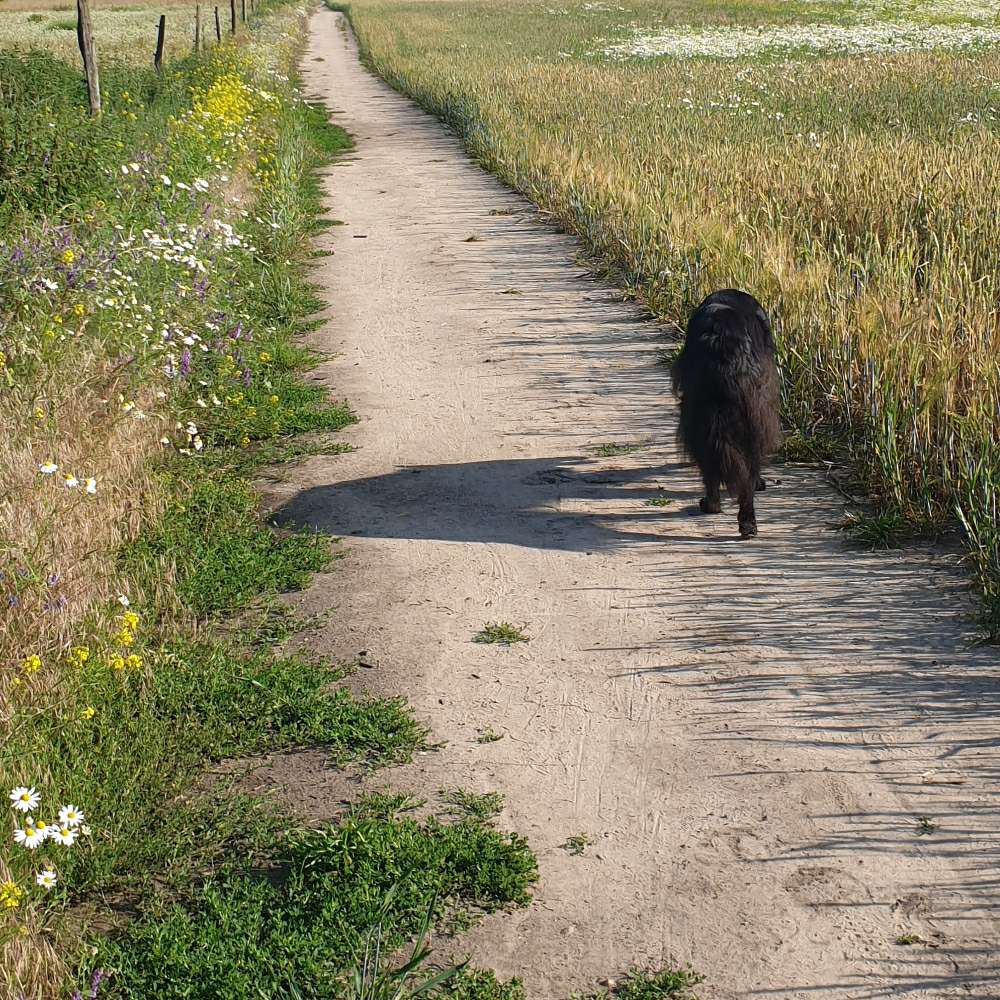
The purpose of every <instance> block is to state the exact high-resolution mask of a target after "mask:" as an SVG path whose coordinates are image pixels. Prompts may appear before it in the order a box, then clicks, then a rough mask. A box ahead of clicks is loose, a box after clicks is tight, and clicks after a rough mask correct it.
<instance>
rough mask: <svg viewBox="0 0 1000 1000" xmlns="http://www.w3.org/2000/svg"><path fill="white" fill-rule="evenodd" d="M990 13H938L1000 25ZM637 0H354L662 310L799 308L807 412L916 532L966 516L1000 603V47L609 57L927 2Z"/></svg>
mask: <svg viewBox="0 0 1000 1000" xmlns="http://www.w3.org/2000/svg"><path fill="white" fill-rule="evenodd" d="M974 6H975V5H973V6H969V5H965V7H967V8H968V9H967V10H965V8H963V7H956V6H955V5H936V6H935V5H925V7H924V8H922V13H921V14H920V16H921V17H922V18H924V19H925V20H927V19H930V20H945V21H950V22H954V21H956V20H961V18H962V17H963V16H967V17H969V18H970V19H971V21H973V22H974V23H977V24H979V23H988V24H992V23H995V19H996V15H995V12H994V13H993V15H992V19H990V15H989V11H985V12H984V10H983V9H981V8H982V5H979V6H978V7H975V9H973V7H974ZM627 8H628V9H627V10H624V11H623V10H621V9H620V8H618V7H617V5H613V4H607V5H605V4H595V3H587V4H581V3H569V4H558V5H556V4H553V5H551V6H549V7H541V6H539V5H535V4H527V3H523V2H517V0H514V2H511V0H507V2H500V3H495V4H491V5H488V6H487V5H482V4H475V3H463V2H460V0H454V2H448V0H441V2H437V3H415V2H414V3H407V2H403V3H387V2H384V0H355V2H354V3H353V4H352V8H351V10H352V19H353V21H354V24H355V26H356V30H357V32H358V34H359V37H360V39H361V43H362V45H363V47H364V49H365V51H366V53H367V55H368V57H369V58H370V59H371V61H372V63H373V65H374V66H375V67H376V69H377V70H378V71H379V72H381V73H382V74H383V75H385V76H386V77H387V78H388V79H389V80H391V81H392V82H393V83H395V84H396V85H398V86H399V87H401V88H402V89H404V90H406V91H408V92H410V93H412V94H414V95H416V96H417V98H418V99H419V100H421V101H422V102H423V103H425V104H426V105H427V106H429V107H430V108H432V109H433V110H435V111H437V112H438V113H440V114H442V115H443V116H444V117H446V118H447V119H448V120H449V121H451V122H452V123H453V124H454V125H455V126H456V127H457V128H458V129H459V130H460V131H461V132H462V134H463V135H464V136H465V138H466V141H467V142H468V144H469V146H470V149H471V151H472V152H473V154H474V155H476V156H477V157H478V158H479V159H480V160H481V161H482V162H484V164H486V165H487V166H488V167H489V168H490V169H492V170H494V171H496V172H497V173H498V174H500V175H501V176H502V177H503V178H504V179H506V180H507V181H509V182H510V183H512V184H513V185H515V186H516V187H518V188H519V189H521V190H523V191H525V192H526V193H527V194H528V195H529V196H530V197H531V198H532V199H533V200H535V201H536V202H538V203H539V204H541V205H543V206H544V207H546V208H547V209H549V210H550V211H552V212H554V213H555V214H556V215H557V216H558V217H560V218H561V219H562V220H563V221H564V222H565V223H566V224H568V225H569V226H571V227H573V228H575V229H576V230H577V231H578V232H580V233H581V234H582V235H583V236H584V238H585V239H586V240H587V241H588V242H589V243H590V244H591V245H592V246H593V247H594V248H596V249H597V250H598V251H599V252H600V253H601V254H602V255H603V256H604V257H605V258H606V259H607V260H609V261H610V262H611V263H612V264H613V265H614V266H615V267H616V268H617V270H618V271H619V272H621V273H622V274H623V275H624V277H625V280H626V282H627V283H628V284H629V285H631V286H632V287H633V288H634V289H635V290H636V292H637V293H639V294H641V295H642V296H643V297H644V298H645V299H646V300H647V301H648V303H649V304H650V306H651V307H652V308H653V309H654V310H655V311H656V312H658V313H659V314H660V315H662V316H665V317H668V318H670V319H676V318H682V317H683V316H684V315H685V314H686V313H687V311H688V310H689V309H690V308H691V307H692V305H693V304H694V303H695V302H697V301H698V300H699V299H700V298H701V297H702V296H703V295H704V294H705V293H707V292H708V291H709V290H711V289H713V288H717V287H721V286H727V285H735V286H738V287H744V288H748V289H751V290H752V291H754V292H755V293H756V294H757V295H758V296H759V297H760V298H761V299H762V300H763V301H764V302H765V303H766V304H767V305H768V306H769V308H770V309H771V310H772V312H773V314H774V315H775V317H776V319H777V325H778V330H779V332H780V336H781V346H782V357H783V363H784V368H785V373H786V381H787V386H786V388H787V394H786V414H787V417H788V419H789V421H790V422H791V423H793V424H794V425H795V426H796V427H797V428H798V429H799V430H800V431H801V432H802V433H803V434H807V435H808V434H813V433H816V432H817V431H821V432H824V433H825V432H830V433H831V434H833V435H834V436H836V437H838V438H839V440H841V441H842V442H843V443H844V444H845V446H846V447H847V448H848V450H849V451H850V453H851V455H852V456H853V458H854V460H855V462H856V463H857V465H858V467H859V468H860V469H861V470H862V472H863V473H864V474H865V476H866V479H867V482H868V483H869V485H870V487H871V488H872V489H873V491H874V492H875V493H876V494H877V495H878V497H879V499H880V500H881V502H882V504H883V505H884V506H885V507H886V508H890V509H892V510H895V511H898V512H899V513H900V514H902V515H903V516H904V517H905V518H907V519H908V520H909V521H910V522H911V523H912V524H914V525H916V526H918V527H920V528H923V529H928V530H937V529H938V528H939V527H941V526H942V525H945V524H947V523H949V522H954V520H955V519H956V516H957V517H958V518H960V519H961V520H962V521H963V522H964V524H965V527H966V534H967V537H968V542H969V546H970V551H971V552H972V554H973V556H974V557H975V560H976V565H977V567H978V569H979V572H980V576H981V579H982V581H983V583H984V585H985V587H986V590H987V593H988V595H989V596H991V597H992V599H993V600H995V601H998V602H1000V555H998V544H997V543H998V528H997V514H998V510H997V508H998V497H1000V463H998V459H997V454H998V452H997V445H998V440H997V421H998V413H1000V370H998V367H997V363H996V350H997V348H996V331H997V328H998V321H1000V315H998V310H997V303H998V301H1000V250H998V244H997V242H996V238H995V233H996V228H997V225H998V223H1000V203H998V200H997V197H996V186H995V182H994V181H993V180H992V178H995V177H996V176H997V175H998V171H1000V143H998V142H997V133H998V130H1000V99H998V98H1000V95H998V91H997V86H996V80H997V79H1000V53H998V52H997V51H996V50H995V49H992V50H991V49H986V50H975V49H970V50H965V51H962V52H958V51H933V52H919V53H906V54H903V53H882V54H878V55H863V56H851V57H843V56H841V57H823V56H817V55H815V54H813V55H804V54H793V57H788V56H787V54H783V55H781V56H780V57H778V56H773V57H769V56H767V55H760V54H758V55H757V56H756V57H754V58H752V59H747V58H656V59H639V58H634V59H618V58H611V57H609V56H607V55H606V54H605V49H606V48H607V47H608V46H609V45H611V44H614V43H620V42H622V41H625V40H627V39H630V38H635V37H637V36H642V35H643V33H644V32H652V33H656V32H658V31H662V30H663V29H664V28H665V27H668V26H670V25H673V26H675V27H677V26H681V28H680V30H681V31H682V32H684V31H694V30H695V29H694V28H689V27H686V26H690V25H699V24H714V25H717V26H718V25H722V26H724V25H726V24H731V23H742V24H747V23H749V24H755V23H756V24H762V25H766V24H770V23H775V22H777V23H782V24H788V23H810V22H816V21H823V22H835V23H840V22H845V21H849V20H850V19H851V18H854V17H857V16H860V14H859V13H858V11H859V10H860V9H861V8H863V10H862V13H863V14H864V16H865V17H868V18H873V19H875V20H878V18H879V17H881V16H892V17H897V18H898V17H900V16H902V14H903V13H905V5H902V4H893V3H869V4H863V5H846V4H843V3H839V2H826V3H823V2H820V3H817V4H811V5H808V7H807V6H805V5H800V4H797V3H795V2H786V3H780V4H779V3H772V2H753V0H731V2H719V0H717V2H714V3H712V4H708V5H705V4H701V3H695V2H693V0H671V2H667V3H656V4H653V3H650V2H646V0H642V2H638V3H631V4H628V5H627ZM897 8H899V9H898V10H897ZM963 10H965V14H963ZM983 18H986V19H987V20H986V21H985V22H984V21H983ZM997 607H998V608H1000V603H998V605H997ZM997 624H1000V617H998V619H997Z"/></svg>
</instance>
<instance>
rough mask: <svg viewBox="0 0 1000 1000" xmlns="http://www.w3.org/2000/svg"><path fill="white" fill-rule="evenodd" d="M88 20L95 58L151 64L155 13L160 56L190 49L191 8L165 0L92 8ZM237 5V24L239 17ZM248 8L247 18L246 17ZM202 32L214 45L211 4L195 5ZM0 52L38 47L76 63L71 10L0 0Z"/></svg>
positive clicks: (226, 21) (222, 10) (223, 15)
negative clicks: (162, 30) (161, 25)
mask: <svg viewBox="0 0 1000 1000" xmlns="http://www.w3.org/2000/svg"><path fill="white" fill-rule="evenodd" d="M93 6H94V9H93V14H92V19H93V24H94V38H95V40H96V44H97V54H98V58H99V59H101V60H114V61H121V62H126V63H132V64H135V65H152V63H153V53H154V50H155V48H156V33H157V25H158V22H159V17H160V14H161V13H162V14H165V15H166V18H167V21H166V36H165V45H164V57H165V58H166V59H176V58H179V57H181V56H186V55H188V54H189V53H190V52H191V50H192V48H193V46H194V30H195V4H194V3H191V2H190V0H166V2H165V3H157V4H152V3H149V4H128V5H121V4H110V3H103V4H100V3H98V4H94V5H93ZM240 10H241V8H240V4H237V24H238V26H241V24H240V22H239V17H240ZM249 13H250V12H249V5H248V7H247V16H248V17H249ZM219 17H220V26H221V30H222V35H223V38H226V37H227V35H228V34H229V31H230V27H231V17H230V9H229V4H228V3H225V4H222V5H220V6H219ZM201 18H202V33H203V37H204V38H205V39H211V40H212V41H213V42H214V41H215V20H214V13H213V5H211V4H202V5H201ZM0 49H9V50H12V51H16V52H27V51H29V50H31V49H44V50H45V51H46V52H51V53H52V54H53V55H56V56H58V57H59V58H61V59H64V60H66V61H67V62H70V63H78V62H79V61H80V51H79V49H78V47H77V41H76V8H75V6H73V7H70V6H68V5H66V4H65V3H64V2H63V3H55V2H52V3H49V2H47V0H0Z"/></svg>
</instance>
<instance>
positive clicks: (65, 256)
mask: <svg viewBox="0 0 1000 1000" xmlns="http://www.w3.org/2000/svg"><path fill="white" fill-rule="evenodd" d="M74 260H76V254H75V253H73V251H72V250H70V249H68V248H67V249H66V250H63V252H62V262H63V263H64V264H72V263H73V261H74Z"/></svg>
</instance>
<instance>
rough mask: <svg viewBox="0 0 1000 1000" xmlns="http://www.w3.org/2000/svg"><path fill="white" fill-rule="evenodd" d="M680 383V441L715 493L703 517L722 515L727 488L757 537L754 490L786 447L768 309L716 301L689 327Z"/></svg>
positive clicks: (743, 526) (730, 292) (741, 297)
mask: <svg viewBox="0 0 1000 1000" xmlns="http://www.w3.org/2000/svg"><path fill="white" fill-rule="evenodd" d="M673 380H674V390H675V391H676V393H677V394H678V395H679V396H680V400H681V415H680V426H679V429H678V433H679V437H680V440H681V443H682V444H683V446H684V448H685V450H686V451H687V452H688V454H689V455H690V456H691V458H693V459H694V460H695V462H697V463H698V466H699V468H700V469H701V472H702V476H703V478H704V480H705V486H706V490H707V493H708V496H707V497H706V501H705V502H703V503H702V510H705V511H706V512H708V513H715V512H716V511H717V510H718V508H719V501H718V494H719V485H720V484H725V486H726V487H727V488H728V489H729V491H730V492H732V493H733V494H735V495H736V496H737V497H738V498H739V499H740V509H741V512H740V530H741V532H742V533H743V534H745V535H746V534H754V533H755V531H756V523H755V515H754V513H753V490H754V488H760V487H761V485H762V481H761V479H760V469H761V466H762V465H763V463H764V461H765V460H766V458H767V456H768V455H769V454H770V453H771V452H772V451H774V450H775V448H777V446H778V444H779V442H780V428H779V424H778V370H777V365H776V363H775V347H774V338H773V336H772V334H771V323H770V320H769V319H768V316H767V313H766V312H764V310H763V309H762V308H761V306H760V303H759V302H757V300H756V299H755V298H754V297H753V296H752V295H748V294H747V293H746V292H740V291H736V290H735V289H725V290H723V291H719V292H713V293H712V294H711V295H709V296H708V298H707V299H705V301H704V302H702V303H701V305H700V306H698V308H697V309H696V310H695V311H694V313H693V314H692V315H691V319H690V320H689V321H688V329H687V339H686V340H685V342H684V348H683V350H682V351H681V353H680V355H679V356H678V358H677V360H676V362H675V363H674V367H673Z"/></svg>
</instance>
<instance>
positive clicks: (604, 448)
mask: <svg viewBox="0 0 1000 1000" xmlns="http://www.w3.org/2000/svg"><path fill="white" fill-rule="evenodd" d="M642 448H643V445H641V444H613V443H609V444H600V445H597V446H596V447H595V448H594V454H595V455H597V456H598V458H615V457H617V456H618V455H631V454H632V453H633V452H636V451H641V450H642Z"/></svg>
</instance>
